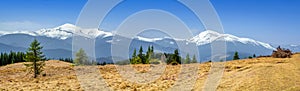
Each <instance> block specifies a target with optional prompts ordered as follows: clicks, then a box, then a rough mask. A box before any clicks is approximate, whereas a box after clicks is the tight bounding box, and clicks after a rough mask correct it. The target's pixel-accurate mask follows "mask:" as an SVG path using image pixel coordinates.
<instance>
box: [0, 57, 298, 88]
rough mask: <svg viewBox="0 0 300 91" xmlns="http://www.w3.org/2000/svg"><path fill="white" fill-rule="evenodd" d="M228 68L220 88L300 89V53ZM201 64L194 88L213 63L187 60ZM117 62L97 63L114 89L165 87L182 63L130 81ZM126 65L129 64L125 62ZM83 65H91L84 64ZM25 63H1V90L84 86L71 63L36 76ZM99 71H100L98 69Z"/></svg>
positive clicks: (139, 67)
mask: <svg viewBox="0 0 300 91" xmlns="http://www.w3.org/2000/svg"><path fill="white" fill-rule="evenodd" d="M225 65H226V66H225V70H224V74H223V77H222V79H221V81H220V84H219V86H218V88H217V90H218V91H224V90H225V91H227V90H230V91H240V90H247V91H278V90H280V91H282V90H286V91H299V90H300V79H299V78H300V66H299V65H300V54H295V55H293V57H292V58H270V57H265V58H255V59H245V60H238V61H230V62H226V63H225ZM188 66H198V67H199V73H198V75H199V78H198V80H197V82H196V85H195V86H194V90H197V91H198V90H201V89H202V87H203V86H204V83H205V81H206V79H207V75H208V71H209V69H210V63H204V64H188ZM114 67H115V66H114V65H106V66H97V67H96V68H97V69H100V70H101V71H100V72H101V75H102V78H101V79H104V80H105V81H107V84H108V86H110V87H111V88H112V89H114V90H125V89H126V90H141V89H148V90H166V89H168V88H169V87H172V85H174V82H175V81H177V80H178V79H177V78H176V74H178V72H180V71H178V70H179V69H180V66H167V67H166V68H167V69H166V71H165V73H163V74H162V76H160V77H159V76H158V77H159V78H158V79H157V80H155V81H154V82H151V83H147V84H136V83H130V82H129V81H128V80H124V79H122V78H121V76H120V74H118V72H117V70H116V69H115V68H114ZM124 67H126V66H124ZM134 67H135V68H136V69H137V71H138V73H136V74H140V73H139V72H147V70H149V69H148V68H149V66H147V65H136V66H134ZM79 68H80V69H81V70H82V69H85V68H87V69H90V67H85V66H81V67H79ZM25 71H26V70H25V67H24V66H23V63H16V64H11V65H7V66H2V67H0V73H1V74H0V90H37V89H39V90H82V87H80V85H79V84H80V83H79V81H78V79H77V77H76V72H75V69H74V67H73V66H71V64H70V63H65V62H60V61H47V62H46V69H45V72H46V73H47V74H46V76H42V77H39V78H37V79H34V78H32V77H31V75H30V74H29V75H28V74H26V72H25ZM96 74H99V75H100V73H96Z"/></svg>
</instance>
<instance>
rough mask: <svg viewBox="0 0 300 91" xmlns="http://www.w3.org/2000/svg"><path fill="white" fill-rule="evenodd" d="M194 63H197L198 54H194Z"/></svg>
mask: <svg viewBox="0 0 300 91" xmlns="http://www.w3.org/2000/svg"><path fill="white" fill-rule="evenodd" d="M192 63H197V58H196V55H194V56H193V59H192Z"/></svg>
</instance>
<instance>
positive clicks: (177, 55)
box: [173, 49, 181, 64]
mask: <svg viewBox="0 0 300 91" xmlns="http://www.w3.org/2000/svg"><path fill="white" fill-rule="evenodd" d="M173 62H175V63H178V64H181V61H180V56H179V52H178V49H176V50H175V51H174V54H173Z"/></svg>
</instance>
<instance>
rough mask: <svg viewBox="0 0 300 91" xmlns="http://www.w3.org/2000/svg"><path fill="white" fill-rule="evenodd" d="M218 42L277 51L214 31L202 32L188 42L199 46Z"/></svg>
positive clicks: (247, 39) (270, 47)
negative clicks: (237, 43)
mask: <svg viewBox="0 0 300 91" xmlns="http://www.w3.org/2000/svg"><path fill="white" fill-rule="evenodd" d="M216 40H224V41H226V42H240V43H243V44H252V45H258V46H263V47H265V48H268V49H272V50H274V49H275V48H273V47H272V46H271V45H270V44H267V43H263V42H260V41H256V40H253V39H249V38H240V37H237V36H234V35H230V34H222V33H218V32H216V31H212V30H206V31H204V32H201V33H200V34H198V35H197V36H195V37H193V38H191V39H189V40H188V41H189V42H193V43H196V44H197V45H206V44H209V43H212V42H213V41H216Z"/></svg>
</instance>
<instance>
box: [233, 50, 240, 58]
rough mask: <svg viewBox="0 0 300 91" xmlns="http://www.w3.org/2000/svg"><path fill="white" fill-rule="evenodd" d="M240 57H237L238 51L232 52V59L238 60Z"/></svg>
mask: <svg viewBox="0 0 300 91" xmlns="http://www.w3.org/2000/svg"><path fill="white" fill-rule="evenodd" d="M239 59H240V57H239V53H238V52H235V53H234V56H233V60H239Z"/></svg>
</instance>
